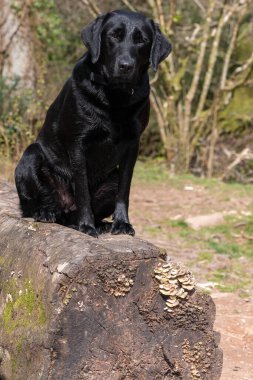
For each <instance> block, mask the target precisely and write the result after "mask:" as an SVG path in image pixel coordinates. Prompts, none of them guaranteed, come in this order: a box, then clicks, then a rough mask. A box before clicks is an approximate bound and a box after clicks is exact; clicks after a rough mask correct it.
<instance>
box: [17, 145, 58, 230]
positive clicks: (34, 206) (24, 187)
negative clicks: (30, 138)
mask: <svg viewBox="0 0 253 380" xmlns="http://www.w3.org/2000/svg"><path fill="white" fill-rule="evenodd" d="M46 164H47V162H46V158H45V155H44V153H43V151H42V149H41V147H40V145H39V144H38V143H34V144H31V145H30V146H29V147H28V148H27V149H26V150H25V152H24V154H23V156H22V158H21V160H20V162H19V164H18V166H17V168H16V170H15V182H16V187H17V191H18V196H19V200H20V208H21V211H22V215H23V217H32V218H34V219H35V220H36V221H41V222H56V221H58V222H59V223H60V219H61V216H62V213H63V211H62V210H61V208H60V207H59V204H58V203H57V197H56V191H55V189H54V188H53V186H52V185H51V184H50V182H48V181H46V180H45V178H44V177H43V168H45V166H46Z"/></svg>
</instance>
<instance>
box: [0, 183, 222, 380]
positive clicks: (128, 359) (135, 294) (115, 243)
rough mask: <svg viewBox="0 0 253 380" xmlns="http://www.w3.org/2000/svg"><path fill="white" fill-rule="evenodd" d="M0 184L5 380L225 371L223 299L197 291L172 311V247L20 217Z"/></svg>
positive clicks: (147, 379)
mask: <svg viewBox="0 0 253 380" xmlns="http://www.w3.org/2000/svg"><path fill="white" fill-rule="evenodd" d="M16 204H17V198H16V195H15V192H14V190H13V189H12V188H11V187H10V186H9V185H8V184H0V255H1V256H0V266H1V276H0V288H1V293H0V363H1V364H0V379H5V380H24V379H26V380H33V379H34V380H35V379H36V380H39V379H42V380H49V379H55V380H59V379H62V380H69V379H71V380H75V379H89V380H120V379H126V380H132V379H136V380H137V379H138V380H141V379H144V380H154V379H157V380H159V379H166V380H169V379H184V380H187V379H189V380H190V379H209V380H215V379H219V378H220V373H221V367H222V353H221V350H220V349H219V348H218V342H217V336H218V334H216V333H215V332H214V331H213V322H214V317H215V306H214V303H213V301H212V299H211V297H210V296H209V295H207V294H203V293H202V292H200V291H198V290H195V291H192V292H191V294H190V293H189V297H188V298H187V299H185V300H182V301H181V302H180V304H179V305H178V306H177V307H176V308H174V311H173V313H169V312H168V311H166V310H164V307H165V301H164V298H163V297H162V295H161V294H160V293H159V286H158V283H157V280H156V279H155V277H154V268H155V267H157V265H158V263H165V259H166V257H165V252H164V251H162V250H161V249H159V248H157V247H155V246H153V245H152V244H150V243H148V242H145V241H142V240H140V239H137V238H132V237H130V236H112V235H109V234H107V235H104V236H102V237H99V239H94V238H92V237H89V236H86V235H84V234H82V233H80V232H77V231H74V230H71V229H68V228H65V227H62V226H59V225H56V224H43V223H35V222H33V221H32V220H31V219H21V218H20V217H19V215H18V214H19V213H18V210H17V206H16Z"/></svg>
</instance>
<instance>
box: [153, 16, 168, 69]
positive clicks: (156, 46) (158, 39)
mask: <svg viewBox="0 0 253 380" xmlns="http://www.w3.org/2000/svg"><path fill="white" fill-rule="evenodd" d="M150 21H151V24H152V27H153V43H152V46H151V51H150V59H149V61H150V64H151V67H152V69H153V70H154V71H157V68H158V65H159V63H160V62H162V61H163V60H164V59H165V58H166V57H168V55H169V54H170V52H171V50H172V46H171V44H170V43H169V41H168V40H167V38H166V37H165V35H164V34H163V33H162V32H161V30H160V28H159V26H158V25H157V24H156V23H154V21H153V20H150Z"/></svg>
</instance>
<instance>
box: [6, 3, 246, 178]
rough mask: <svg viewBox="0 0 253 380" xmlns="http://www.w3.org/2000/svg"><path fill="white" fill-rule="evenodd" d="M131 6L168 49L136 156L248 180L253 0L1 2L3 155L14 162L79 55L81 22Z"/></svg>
mask: <svg viewBox="0 0 253 380" xmlns="http://www.w3.org/2000/svg"><path fill="white" fill-rule="evenodd" d="M117 8H129V9H131V10H136V11H140V12H143V13H145V14H146V15H147V16H149V17H151V18H153V19H155V20H156V22H158V23H159V24H160V26H161V29H162V30H163V32H164V33H165V34H166V35H167V36H168V38H169V39H170V41H171V42H172V45H173V54H171V55H170V57H169V58H168V59H167V60H166V61H165V62H163V63H162V64H161V67H160V69H159V73H158V74H157V75H153V74H152V73H151V84H152V91H151V105H152V114H151V120H150V125H149V127H148V129H147V131H146V132H145V134H144V136H143V139H142V145H141V149H140V157H141V159H143V160H145V159H149V158H153V159H163V160H166V162H167V170H168V172H169V173H170V174H171V175H173V174H174V173H187V172H191V173H193V174H195V175H198V176H202V177H203V176H207V177H211V176H219V177H222V178H224V179H228V180H231V179H232V180H239V181H242V182H253V129H252V127H253V102H252V97H253V23H252V21H253V3H252V1H250V0H240V1H238V0H191V1H187V2H186V1H183V0H147V1H145V2H143V1H140V0H110V1H102V0H96V1H91V0H64V1H62V0H61V1H60V0H2V10H1V15H0V158H1V161H2V162H3V161H4V160H10V161H12V162H16V161H17V160H18V159H19V157H20V155H21V153H22V151H23V150H24V148H25V147H26V146H27V145H28V144H29V143H30V142H31V141H32V140H33V139H34V138H35V136H36V135H37V132H38V130H39V129H40V128H41V126H42V124H43V121H44V117H45V113H46V110H47V108H48V106H49V105H50V103H51V102H52V101H53V100H54V98H55V96H56V95H57V93H58V92H59V91H60V89H61V87H62V86H63V83H64V81H65V80H66V79H67V77H68V76H69V75H70V73H71V70H72V68H73V66H74V64H75V62H76V61H77V60H78V58H79V57H80V56H81V55H82V54H83V52H84V50H85V47H84V46H83V45H82V42H81V39H80V31H81V30H82V28H83V27H84V26H85V25H86V24H87V23H89V22H90V21H91V20H92V19H94V18H95V17H96V15H97V14H99V13H100V12H108V11H110V10H113V9H117Z"/></svg>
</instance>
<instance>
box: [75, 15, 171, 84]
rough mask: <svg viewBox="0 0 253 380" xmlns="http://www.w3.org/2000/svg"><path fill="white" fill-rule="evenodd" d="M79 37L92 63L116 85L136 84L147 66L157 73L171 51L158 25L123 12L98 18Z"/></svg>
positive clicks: (141, 17)
mask: <svg viewBox="0 0 253 380" xmlns="http://www.w3.org/2000/svg"><path fill="white" fill-rule="evenodd" d="M81 36H82V40H83V42H84V44H85V45H86V47H87V48H88V51H89V53H90V55H91V61H92V63H93V64H96V65H97V66H98V67H99V70H100V71H101V72H102V74H103V75H104V76H105V77H106V79H107V81H108V82H109V83H112V84H115V85H117V84H118V85H124V84H131V85H133V84H135V83H136V82H138V79H139V78H140V76H141V74H142V73H143V72H144V71H145V70H147V69H148V67H149V64H151V67H152V68H153V70H154V71H156V70H157V67H158V64H159V63H160V62H161V61H162V60H164V59H165V58H166V57H167V56H168V55H169V53H170V51H171V44H170V43H169V41H168V40H167V38H166V37H165V36H164V35H163V34H162V33H161V31H160V29H159V26H158V25H157V24H155V23H154V22H153V21H152V20H150V19H148V18H146V17H145V16H143V15H142V14H140V13H135V12H130V11H124V10H120V11H113V12H110V13H107V14H104V15H101V16H99V17H98V18H96V20H95V21H94V22H92V23H91V24H90V25H88V26H87V27H86V28H85V29H84V30H83V31H82V34H81Z"/></svg>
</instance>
